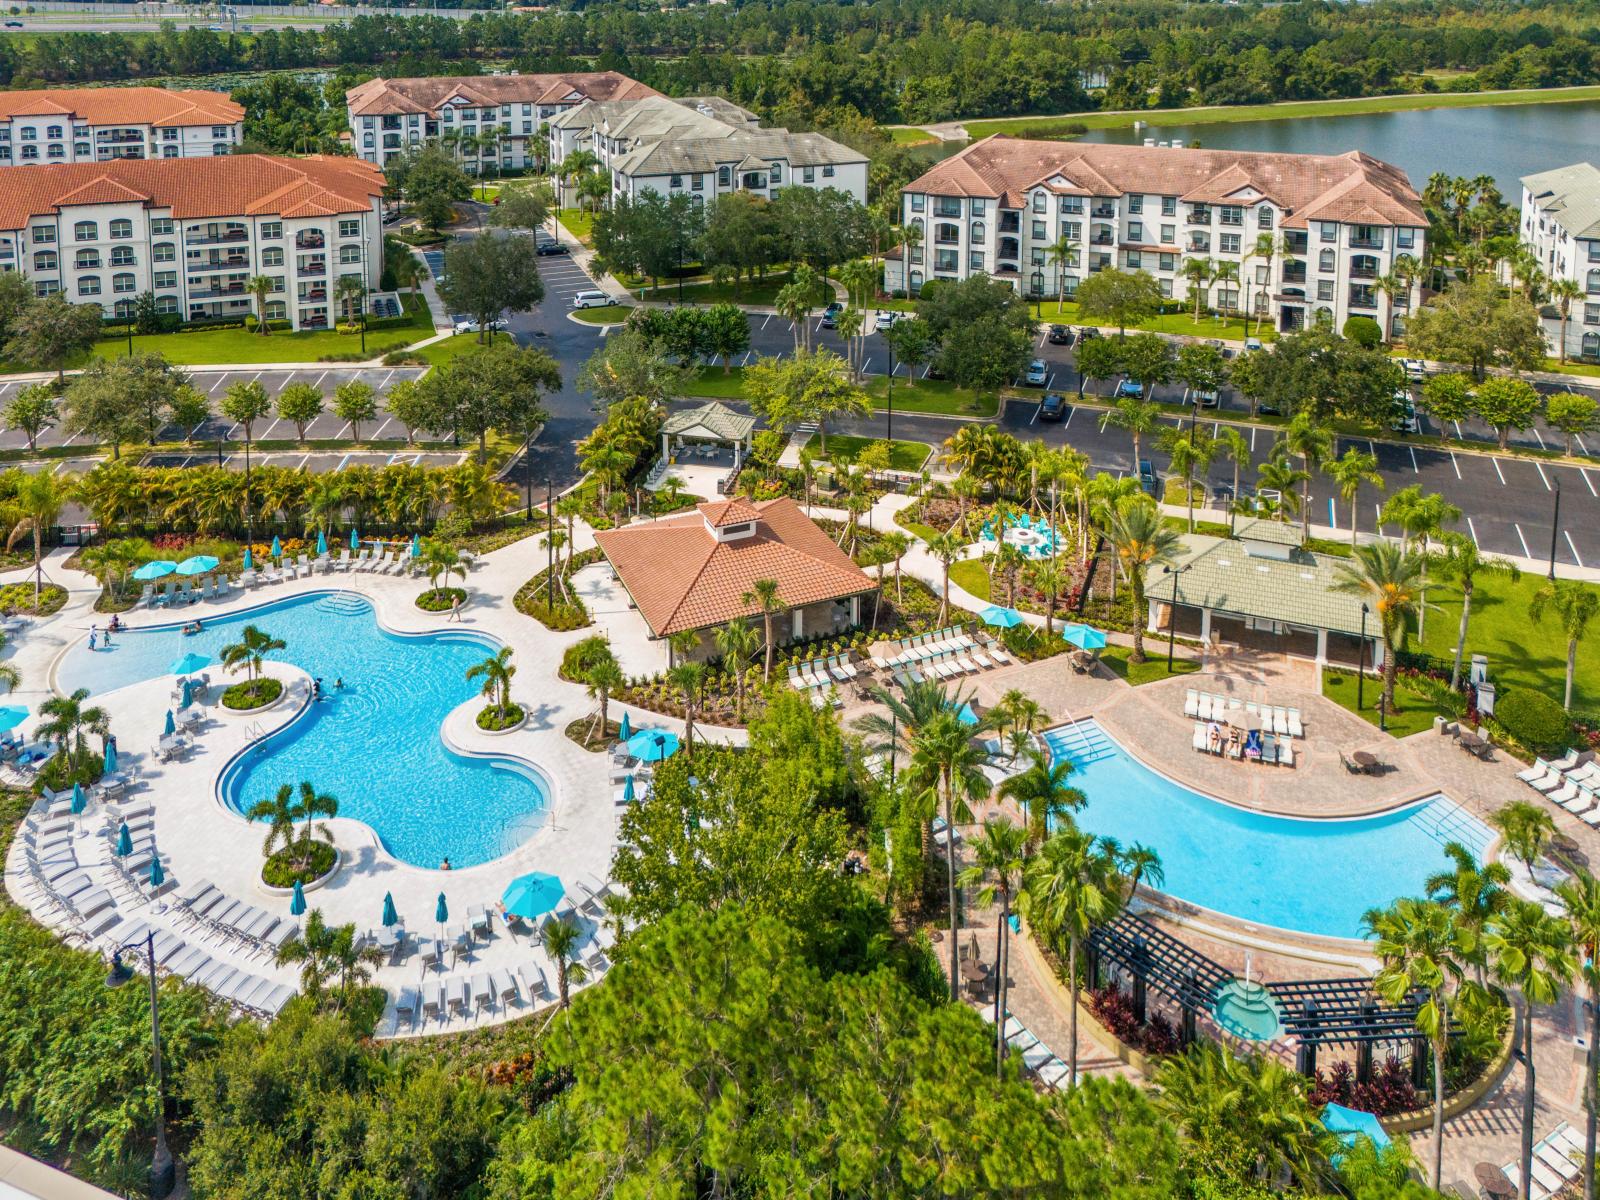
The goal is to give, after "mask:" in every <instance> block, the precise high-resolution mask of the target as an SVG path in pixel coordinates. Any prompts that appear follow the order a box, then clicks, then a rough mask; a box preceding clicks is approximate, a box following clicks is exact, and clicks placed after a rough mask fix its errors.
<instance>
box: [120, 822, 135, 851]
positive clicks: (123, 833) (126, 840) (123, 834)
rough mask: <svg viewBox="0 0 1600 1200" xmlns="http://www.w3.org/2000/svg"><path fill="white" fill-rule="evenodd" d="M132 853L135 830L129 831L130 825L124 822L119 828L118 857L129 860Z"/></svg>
mask: <svg viewBox="0 0 1600 1200" xmlns="http://www.w3.org/2000/svg"><path fill="white" fill-rule="evenodd" d="M132 853H133V830H131V829H129V828H128V823H127V822H126V821H124V822H123V823H122V824H121V825H119V826H117V857H118V858H127V857H128V855H130V854H132Z"/></svg>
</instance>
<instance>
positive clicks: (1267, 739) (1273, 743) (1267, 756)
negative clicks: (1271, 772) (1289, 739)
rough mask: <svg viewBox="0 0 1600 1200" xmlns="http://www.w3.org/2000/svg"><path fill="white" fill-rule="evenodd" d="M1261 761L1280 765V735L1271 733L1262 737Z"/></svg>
mask: <svg viewBox="0 0 1600 1200" xmlns="http://www.w3.org/2000/svg"><path fill="white" fill-rule="evenodd" d="M1261 761H1262V762H1264V763H1266V764H1267V765H1268V766H1274V767H1275V766H1277V765H1278V735H1277V734H1275V733H1269V734H1266V735H1265V736H1263V737H1262V739H1261Z"/></svg>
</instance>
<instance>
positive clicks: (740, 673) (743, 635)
mask: <svg viewBox="0 0 1600 1200" xmlns="http://www.w3.org/2000/svg"><path fill="white" fill-rule="evenodd" d="M713 640H715V642H716V644H717V651H718V652H719V653H720V654H721V655H722V665H723V667H724V668H725V669H726V670H727V671H728V672H729V673H730V674H732V675H733V695H734V699H733V707H734V712H735V713H736V714H737V716H738V718H739V719H740V720H743V719H744V685H745V679H744V677H745V672H746V671H748V670H749V669H750V660H751V659H752V658H754V657H755V653H756V650H757V648H758V647H759V646H760V645H761V641H760V638H759V637H758V635H757V634H756V631H755V627H754V626H753V625H751V624H750V622H749V621H747V620H745V619H744V618H743V617H735V618H734V619H733V620H731V621H729V622H728V623H727V624H726V625H724V626H722V628H720V629H718V630H717V632H716V634H715V636H714V639H713Z"/></svg>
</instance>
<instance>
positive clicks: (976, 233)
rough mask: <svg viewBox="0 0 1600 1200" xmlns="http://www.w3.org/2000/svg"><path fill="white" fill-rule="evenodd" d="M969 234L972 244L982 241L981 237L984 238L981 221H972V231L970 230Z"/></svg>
mask: <svg viewBox="0 0 1600 1200" xmlns="http://www.w3.org/2000/svg"><path fill="white" fill-rule="evenodd" d="M970 233H971V236H972V240H973V242H975V243H976V242H981V241H983V237H984V228H983V222H982V221H974V222H973V223H972V229H971V230H970Z"/></svg>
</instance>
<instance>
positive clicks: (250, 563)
mask: <svg viewBox="0 0 1600 1200" xmlns="http://www.w3.org/2000/svg"><path fill="white" fill-rule="evenodd" d="M244 569H245V570H246V571H254V570H255V569H256V560H255V556H254V555H252V554H251V553H250V547H249V546H246V547H245V548H244Z"/></svg>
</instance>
